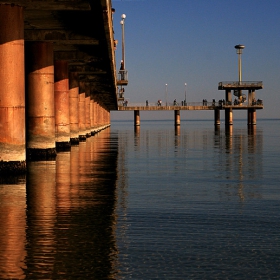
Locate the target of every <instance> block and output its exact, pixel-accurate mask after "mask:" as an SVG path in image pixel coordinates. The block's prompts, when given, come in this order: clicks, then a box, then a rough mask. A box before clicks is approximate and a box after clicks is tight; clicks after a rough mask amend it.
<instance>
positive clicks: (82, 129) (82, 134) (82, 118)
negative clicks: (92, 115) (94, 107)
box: [79, 82, 86, 141]
mask: <svg viewBox="0 0 280 280" xmlns="http://www.w3.org/2000/svg"><path fill="white" fill-rule="evenodd" d="M85 98H86V93H85V84H84V83H83V82H80V93H79V139H80V141H85V140H86V113H85V108H86V107H85Z"/></svg>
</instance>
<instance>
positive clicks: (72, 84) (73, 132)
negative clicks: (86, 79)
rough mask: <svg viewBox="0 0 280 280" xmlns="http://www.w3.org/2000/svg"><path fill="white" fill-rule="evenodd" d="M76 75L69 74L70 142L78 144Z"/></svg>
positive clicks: (77, 89) (77, 86)
mask: <svg viewBox="0 0 280 280" xmlns="http://www.w3.org/2000/svg"><path fill="white" fill-rule="evenodd" d="M78 79H79V77H78V73H77V72H70V73H69V107H70V109H69V120H70V142H71V144H73V145H77V144H79V81H78Z"/></svg>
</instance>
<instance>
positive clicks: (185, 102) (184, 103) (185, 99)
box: [184, 83, 187, 105]
mask: <svg viewBox="0 0 280 280" xmlns="http://www.w3.org/2000/svg"><path fill="white" fill-rule="evenodd" d="M186 104H187V83H185V102H184V105H186Z"/></svg>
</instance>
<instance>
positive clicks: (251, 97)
mask: <svg viewBox="0 0 280 280" xmlns="http://www.w3.org/2000/svg"><path fill="white" fill-rule="evenodd" d="M262 88H263V83H262V82H261V81H258V82H249V81H247V82H242V83H241V84H240V83H239V82H220V83H219V85H218V89H219V90H224V91H225V98H224V99H220V100H218V101H216V100H212V101H211V102H207V101H206V100H204V101H202V102H189V103H188V102H184V101H182V102H181V104H179V103H176V104H174V102H173V103H167V104H165V106H164V105H160V104H158V103H151V104H147V103H125V102H123V101H119V106H118V111H134V125H135V126H140V111H174V125H175V126H178V125H180V111H183V110H188V111H197V110H201V111H203V110H206V111H209V110H211V111H214V124H215V125H220V112H221V111H224V112H225V125H227V126H229V125H233V111H234V110H236V111H239V110H247V124H248V125H256V123H257V116H256V110H260V109H263V108H264V105H263V100H262V99H256V90H259V89H262ZM242 90H247V91H248V94H247V96H246V99H247V97H248V100H247V101H246V102H244V101H243V100H240V96H241V98H243V99H244V98H245V96H244V93H242ZM233 95H235V96H236V97H237V98H236V99H235V100H233V99H232V97H233ZM242 101H243V102H242Z"/></svg>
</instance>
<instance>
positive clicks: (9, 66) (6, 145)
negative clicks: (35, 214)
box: [0, 4, 26, 174]
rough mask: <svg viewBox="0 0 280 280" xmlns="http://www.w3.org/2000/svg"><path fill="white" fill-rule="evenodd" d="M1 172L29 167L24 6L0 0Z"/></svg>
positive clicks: (20, 170) (22, 169) (14, 171)
mask: <svg viewBox="0 0 280 280" xmlns="http://www.w3.org/2000/svg"><path fill="white" fill-rule="evenodd" d="M0 65H1V67H0V82H1V91H0V100H1V104H0V127H1V130H0V173H2V174H7V172H12V173H17V172H19V173H21V172H24V171H25V170H26V154H25V140H26V139H25V97H24V95H25V85H24V21H23V8H22V7H19V6H17V5H16V6H15V5H9V4H0Z"/></svg>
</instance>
